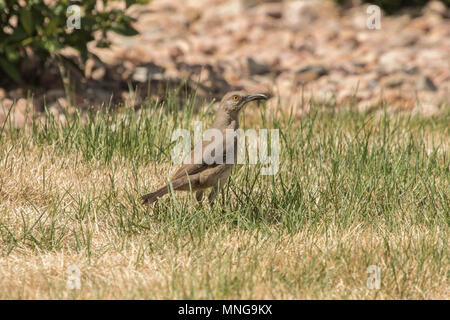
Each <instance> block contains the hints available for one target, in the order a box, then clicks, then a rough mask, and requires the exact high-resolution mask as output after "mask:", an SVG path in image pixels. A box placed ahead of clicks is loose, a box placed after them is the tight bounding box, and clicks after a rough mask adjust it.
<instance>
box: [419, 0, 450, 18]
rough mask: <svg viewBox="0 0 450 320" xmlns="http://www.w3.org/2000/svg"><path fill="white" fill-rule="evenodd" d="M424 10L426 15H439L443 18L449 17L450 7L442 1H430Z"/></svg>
mask: <svg viewBox="0 0 450 320" xmlns="http://www.w3.org/2000/svg"><path fill="white" fill-rule="evenodd" d="M423 12H424V14H426V15H439V16H441V17H443V18H448V17H449V16H450V15H449V9H447V7H446V6H445V4H444V3H443V2H442V1H436V0H434V1H430V2H429V3H428V4H427V5H426V6H425V7H424V8H423Z"/></svg>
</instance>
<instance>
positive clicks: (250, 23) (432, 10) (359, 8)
mask: <svg viewBox="0 0 450 320" xmlns="http://www.w3.org/2000/svg"><path fill="white" fill-rule="evenodd" d="M338 2H339V3H338ZM368 5H369V4H367V3H362V2H361V1H356V0H354V1H351V0H349V1H344V0H342V1H327V0H323V1H322V0H304V1H300V0H278V1H277V0H186V1H179V0H153V1H152V2H151V3H150V4H148V5H145V6H137V7H133V8H131V12H130V13H129V14H130V15H131V16H133V17H136V18H137V22H136V23H134V25H133V26H134V28H136V29H137V30H138V31H139V35H137V36H134V37H123V36H119V35H117V34H112V35H111V36H110V39H111V41H112V46H111V48H109V49H101V48H95V47H90V50H91V51H92V52H93V53H95V54H96V55H97V56H98V57H99V58H100V60H101V61H99V60H96V59H92V58H91V59H88V61H87V62H86V64H85V66H84V73H85V74H84V75H83V76H82V77H80V79H79V80H77V79H76V76H74V77H73V78H74V80H75V81H78V84H77V86H76V89H74V90H73V92H72V93H73V97H71V98H70V101H68V99H67V96H66V93H67V92H65V90H64V87H63V86H62V81H61V80H58V74H57V72H56V71H55V70H56V69H52V68H49V69H48V70H47V72H46V73H45V74H43V75H42V76H41V78H40V79H39V82H38V86H34V87H24V86H21V87H14V86H9V87H8V86H4V85H3V88H0V101H1V102H0V106H2V107H0V121H2V120H3V119H4V118H5V113H6V112H7V110H8V108H9V106H11V105H12V103H13V101H16V107H15V108H14V112H15V113H18V116H17V117H18V118H19V119H20V115H22V117H24V116H23V114H24V112H25V110H26V109H27V106H28V108H31V109H33V110H39V111H41V110H43V108H44V104H45V105H46V106H47V107H48V108H49V109H51V110H52V112H54V113H56V114H57V113H60V112H61V111H62V110H64V108H66V107H67V105H68V104H69V102H70V104H73V105H74V106H76V107H79V108H90V107H92V106H95V105H99V104H102V103H103V104H107V103H108V102H109V101H112V102H113V103H114V105H121V104H124V103H127V104H132V105H135V106H139V104H141V103H143V101H145V99H160V100H162V99H163V97H164V94H165V93H164V91H165V90H166V89H167V88H181V91H183V92H184V91H186V90H187V91H189V92H194V91H196V92H197V94H198V96H199V97H200V98H205V99H206V98H208V99H209V98H220V97H221V96H222V95H223V94H224V93H225V92H226V91H228V90H230V89H232V88H244V89H246V90H249V91H258V92H268V93H270V94H271V95H272V97H273V98H272V99H271V100H270V101H269V103H270V104H271V106H275V105H276V104H278V103H281V106H283V107H285V108H286V109H289V110H292V111H293V112H295V114H296V115H297V116H302V115H303V114H304V113H306V112H308V110H309V109H310V107H311V105H313V104H312V102H321V101H326V102H328V103H330V102H331V103H332V104H334V105H335V106H336V107H337V108H339V107H340V106H342V105H346V104H347V105H348V104H351V105H354V106H355V107H357V108H358V109H360V110H371V109H377V108H382V107H383V105H384V104H385V105H386V106H388V107H389V108H393V109H396V110H411V111H412V112H419V113H422V114H424V115H429V116H431V115H436V114H438V113H439V112H440V111H442V109H443V108H448V107H449V103H450V9H449V7H448V6H446V5H445V4H444V2H441V1H429V2H428V3H427V4H426V5H425V6H422V7H413V8H407V9H402V10H399V11H396V13H395V14H393V15H387V14H386V13H385V12H382V14H381V29H380V30H376V29H375V30H370V29H368V27H367V25H366V22H367V19H368V17H369V14H368V13H367V7H368ZM65 53H66V54H67V55H71V54H74V53H72V52H71V51H70V50H66V52H65ZM1 83H2V82H0V84H1ZM3 84H4V82H3ZM130 87H131V88H136V87H138V88H139V89H138V91H137V92H133V91H131V92H130V90H129V89H130ZM30 92H31V93H32V98H30ZM180 101H181V100H180ZM2 110H3V111H2ZM19 122H20V121H19ZM19 125H20V123H19Z"/></svg>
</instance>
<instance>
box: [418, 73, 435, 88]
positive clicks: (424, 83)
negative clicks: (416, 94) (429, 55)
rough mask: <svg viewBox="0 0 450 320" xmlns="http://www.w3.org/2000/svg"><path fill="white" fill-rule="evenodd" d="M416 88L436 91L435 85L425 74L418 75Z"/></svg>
mask: <svg viewBox="0 0 450 320" xmlns="http://www.w3.org/2000/svg"><path fill="white" fill-rule="evenodd" d="M416 89H417V90H424V91H437V90H438V89H437V87H436V86H435V84H434V83H433V81H432V80H431V79H430V78H429V77H426V76H423V77H420V78H419V80H418V81H417V85H416Z"/></svg>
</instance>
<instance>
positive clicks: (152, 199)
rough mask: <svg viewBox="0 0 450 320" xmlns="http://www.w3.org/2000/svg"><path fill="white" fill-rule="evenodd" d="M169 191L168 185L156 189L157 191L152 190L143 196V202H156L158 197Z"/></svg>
mask: <svg viewBox="0 0 450 320" xmlns="http://www.w3.org/2000/svg"><path fill="white" fill-rule="evenodd" d="M168 192H169V188H168V187H167V186H164V187H162V188H161V189H158V190H156V191H155V192H150V193H148V194H146V195H144V196H142V197H141V200H142V204H147V203H152V202H155V201H156V200H158V198H160V197H162V196H163V195H165V194H166V193H168Z"/></svg>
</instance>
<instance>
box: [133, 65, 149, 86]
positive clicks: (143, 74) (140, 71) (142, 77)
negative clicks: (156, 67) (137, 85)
mask: <svg viewBox="0 0 450 320" xmlns="http://www.w3.org/2000/svg"><path fill="white" fill-rule="evenodd" d="M131 78H132V79H133V80H134V81H137V82H147V81H148V71H147V68H145V67H137V68H136V69H134V72H133V75H132V76H131Z"/></svg>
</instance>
